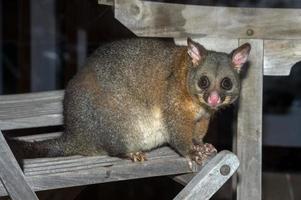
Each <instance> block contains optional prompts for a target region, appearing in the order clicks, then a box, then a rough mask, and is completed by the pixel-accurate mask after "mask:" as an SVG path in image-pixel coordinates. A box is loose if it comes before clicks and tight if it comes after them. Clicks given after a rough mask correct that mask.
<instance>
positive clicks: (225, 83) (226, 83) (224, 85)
mask: <svg viewBox="0 0 301 200" xmlns="http://www.w3.org/2000/svg"><path fill="white" fill-rule="evenodd" d="M221 88H223V89H224V90H231V89H232V81H231V80H230V79H229V78H227V77H226V78H224V79H223V80H222V82H221Z"/></svg>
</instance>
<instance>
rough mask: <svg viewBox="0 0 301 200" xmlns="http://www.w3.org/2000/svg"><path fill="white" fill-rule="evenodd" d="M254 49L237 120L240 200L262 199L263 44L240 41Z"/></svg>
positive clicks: (238, 195) (253, 41)
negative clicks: (247, 43)
mask: <svg viewBox="0 0 301 200" xmlns="http://www.w3.org/2000/svg"><path fill="white" fill-rule="evenodd" d="M245 42H249V43H250V44H251V46H252V50H251V54H250V59H249V60H250V67H249V69H248V73H247V77H246V79H244V81H243V83H242V91H241V96H240V101H239V102H240V104H239V111H238V118H237V135H236V138H237V146H236V147H237V156H238V159H239V160H240V163H241V165H240V168H239V170H238V172H239V173H238V187H237V199H238V200H260V199H261V168H262V160H261V159H262V150H261V148H262V146H261V145H262V77H263V74H262V66H263V41H262V40H240V43H241V44H242V43H245Z"/></svg>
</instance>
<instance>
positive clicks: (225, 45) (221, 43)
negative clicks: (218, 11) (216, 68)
mask: <svg viewBox="0 0 301 200" xmlns="http://www.w3.org/2000/svg"><path fill="white" fill-rule="evenodd" d="M191 38H192V39H193V40H194V41H197V42H198V43H200V44H201V45H203V46H204V47H205V48H206V49H208V50H213V51H220V52H226V53H231V52H232V51H233V50H234V49H235V48H237V47H238V40H237V39H223V38H200V37H191ZM174 41H175V44H176V45H181V46H187V37H184V38H175V39H174Z"/></svg>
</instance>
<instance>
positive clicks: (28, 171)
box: [0, 147, 223, 196]
mask: <svg viewBox="0 0 301 200" xmlns="http://www.w3.org/2000/svg"><path fill="white" fill-rule="evenodd" d="M220 153H222V152H220ZM220 153H219V154H220ZM219 154H218V155H219ZM222 154H223V153H222ZM147 157H148V161H146V162H143V163H133V162H132V161H130V160H127V159H120V158H116V157H108V156H95V157H83V156H71V157H58V158H41V159H30V160H25V161H24V172H25V176H26V180H27V182H28V183H29V184H30V185H31V187H32V188H33V189H34V190H35V191H40V190H46V189H55V188H62V187H71V186H79V185H87V184H95V183H103V182H111V181H120V180H128V179H136V178H144V177H154V176H163V175H173V174H181V173H190V172H192V171H191V169H190V167H189V164H188V160H187V159H186V158H184V157H181V156H179V154H177V153H176V152H174V151H173V150H171V149H170V148H169V147H163V148H159V149H156V150H154V151H151V152H149V153H148V154H147ZM209 163H210V161H209ZM200 168H201V167H200V166H196V165H194V166H193V169H196V170H199V169H200ZM6 194H7V193H6V191H5V189H4V188H3V186H2V185H0V196H3V195H6Z"/></svg>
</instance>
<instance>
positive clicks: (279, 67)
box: [264, 11, 301, 76]
mask: <svg viewBox="0 0 301 200" xmlns="http://www.w3.org/2000/svg"><path fill="white" fill-rule="evenodd" d="M300 12H301V11H300ZM300 61H301V40H265V41H264V75H273V76H279V75H289V74H290V70H291V67H292V66H293V65H294V64H296V63H297V62H300Z"/></svg>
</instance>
